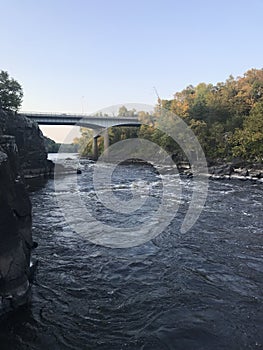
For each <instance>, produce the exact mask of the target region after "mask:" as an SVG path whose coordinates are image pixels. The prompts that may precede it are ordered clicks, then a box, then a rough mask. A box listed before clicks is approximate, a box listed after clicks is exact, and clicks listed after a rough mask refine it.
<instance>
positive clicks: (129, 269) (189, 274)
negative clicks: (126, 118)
mask: <svg viewBox="0 0 263 350" xmlns="http://www.w3.org/2000/svg"><path fill="white" fill-rule="evenodd" d="M81 166H82V174H80V175H79V176H78V185H79V190H80V192H81V194H82V195H83V196H85V198H91V197H92V196H93V194H94V193H93V189H92V185H91V181H92V178H91V176H90V174H91V173H92V169H93V167H94V164H93V163H92V162H90V161H84V160H83V161H82V165H81ZM167 177H169V179H170V180H171V181H172V180H174V175H172V174H170V175H169V174H167ZM72 179H73V177H72V176H71V175H69V176H66V177H61V182H62V184H63V182H64V185H65V187H68V188H70V185H71V181H72ZM158 181H160V180H159V178H158V174H156V172H154V171H153V169H152V168H151V167H149V166H145V165H120V166H119V167H118V172H117V175H116V177H115V184H116V186H117V185H118V184H121V186H119V187H118V186H117V187H116V188H118V191H119V195H120V197H121V196H122V197H123V198H124V199H125V196H129V189H130V188H131V183H132V182H133V183H134V182H135V184H136V186H137V187H138V188H139V189H140V186H141V190H142V193H143V191H144V190H145V183H147V184H150V185H152V184H154V185H156V186H152V189H153V190H152V191H150V196H152V197H154V196H155V191H154V189H155V188H157V187H158ZM178 181H179V180H178ZM180 181H182V183H183V185H184V191H183V193H182V203H181V205H180V207H179V210H178V213H177V215H176V217H175V218H174V219H173V220H172V222H171V223H170V225H169V226H168V227H167V228H166V229H165V230H164V232H162V233H161V234H160V235H158V236H157V237H156V238H154V239H152V240H150V241H148V242H146V243H144V244H142V245H139V246H137V247H131V248H124V249H117V248H115V249H112V248H107V247H104V246H99V245H95V244H93V243H91V242H90V241H89V240H87V239H85V237H83V236H82V235H79V234H76V233H75V232H73V230H72V228H71V227H70V226H69V224H68V223H67V222H66V221H65V218H64V216H63V213H62V211H61V208H60V207H59V205H58V202H57V199H56V195H55V191H54V181H53V180H48V181H47V182H46V183H45V184H44V185H43V186H42V187H38V186H36V187H35V188H32V192H31V200H32V204H33V236H34V240H35V241H37V242H38V248H36V250H35V251H34V257H35V258H37V259H38V260H39V267H38V272H37V276H36V280H35V283H34V285H33V288H32V305H30V306H27V307H23V308H21V309H20V310H18V311H16V312H14V313H12V314H10V315H7V316H6V317H5V318H4V319H3V320H2V321H1V324H0V344H1V345H0V349H1V350H5V349H8V350H16V349H17V350H23V349H30V350H31V349H36V350H38V349H45V350H46V349H48V350H49V349H51V350H57V349H69V350H70V349H91V350H97V349H98V350H111V349H112V350H119V349H127V350H128V349H138V350H166V349H167V350H168V349H182V350H188V349H203V350H206V349H207V350H208V349H209V350H210V349H260V348H262V347H263V251H262V244H263V220H262V183H259V182H252V181H251V182H250V181H240V180H231V181H229V180H221V181H210V182H209V192H208V198H207V202H206V205H205V208H204V210H203V212H202V214H201V216H200V217H199V219H198V221H197V222H196V224H195V225H194V226H193V228H192V229H191V230H189V231H188V232H187V233H185V234H181V233H180V232H179V230H178V227H179V225H180V223H181V222H182V220H183V218H184V216H185V213H186V210H187V205H188V204H187V203H189V198H190V192H191V181H192V180H191V179H188V178H182V179H181V180H180ZM133 185H134V184H133ZM118 191H117V192H118ZM157 192H158V191H157ZM171 196H172V193H171ZM157 202H158V201H157ZM87 205H88V201H87ZM151 210H153V208H152V207H150V211H151ZM73 215H74V211H73ZM103 220H104V221H105V220H106V221H107V220H108V221H111V220H113V219H112V216H107V215H106V212H105V216H103ZM116 220H117V219H116ZM127 220H128V219H127ZM113 224H114V223H113ZM127 224H129V223H128V222H127ZM132 224H133V220H131V222H130V225H132ZM87 230H88V224H87Z"/></svg>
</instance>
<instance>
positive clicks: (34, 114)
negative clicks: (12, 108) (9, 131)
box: [18, 111, 138, 120]
mask: <svg viewBox="0 0 263 350" xmlns="http://www.w3.org/2000/svg"><path fill="white" fill-rule="evenodd" d="M18 114H21V115H25V116H28V117H32V118H33V117H38V116H39V117H43V118H44V117H47V118H48V117H59V118H71V117H75V118H94V119H95V118H105V119H107V118H109V119H111V118H114V119H124V120H125V119H134V120H138V116H137V115H135V116H130V117H120V116H114V115H94V114H93V115H92V114H85V113H59V112H55V113H54V112H32V111H30V112H27V111H20V112H19V113H18Z"/></svg>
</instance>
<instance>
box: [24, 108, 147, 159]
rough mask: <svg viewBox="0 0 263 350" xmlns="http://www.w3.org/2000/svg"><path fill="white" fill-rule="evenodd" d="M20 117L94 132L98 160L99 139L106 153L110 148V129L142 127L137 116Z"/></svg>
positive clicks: (25, 115) (93, 147)
mask: <svg viewBox="0 0 263 350" xmlns="http://www.w3.org/2000/svg"><path fill="white" fill-rule="evenodd" d="M19 115H21V116H24V117H27V118H29V119H32V120H34V121H35V122H37V123H38V124H39V125H76V126H81V127H85V128H88V129H92V130H93V146H92V151H93V157H94V159H97V158H98V137H99V136H103V137H104V151H105V150H107V148H108V147H109V135H108V130H107V129H108V128H110V127H113V126H140V125H141V122H140V121H139V119H138V117H137V116H134V117H115V116H93V115H85V114H66V113H39V112H38V113H34V112H20V113H19Z"/></svg>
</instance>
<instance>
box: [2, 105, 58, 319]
mask: <svg viewBox="0 0 263 350" xmlns="http://www.w3.org/2000/svg"><path fill="white" fill-rule="evenodd" d="M53 167H54V165H53V163H52V162H50V161H48V160H47V152H46V149H45V145H44V137H43V134H42V132H41V131H40V129H39V128H38V125H37V124H36V123H34V122H32V121H30V120H29V119H27V118H25V117H21V116H17V115H16V114H14V113H5V112H3V111H1V110H0V211H1V215H0V315H1V313H3V312H5V311H8V310H10V309H12V308H15V307H16V306H18V305H21V304H24V303H26V302H27V301H29V300H30V280H31V277H32V276H30V256H31V250H32V247H33V242H32V232H31V227H32V220H31V203H30V199H29V195H28V193H27V191H26V186H25V183H24V177H36V176H49V175H50V173H52V170H53Z"/></svg>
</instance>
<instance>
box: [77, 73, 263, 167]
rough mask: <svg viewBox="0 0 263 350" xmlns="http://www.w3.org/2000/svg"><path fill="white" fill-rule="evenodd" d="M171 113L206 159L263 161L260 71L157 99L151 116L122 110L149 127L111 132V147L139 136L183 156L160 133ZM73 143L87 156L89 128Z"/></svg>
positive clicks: (262, 77) (117, 129) (112, 129)
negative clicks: (186, 127)
mask: <svg viewBox="0 0 263 350" xmlns="http://www.w3.org/2000/svg"><path fill="white" fill-rule="evenodd" d="M164 111H166V112H167V113H166V112H164ZM169 113H172V114H175V115H177V116H179V117H181V118H182V119H183V120H184V121H185V122H186V123H187V124H188V125H189V127H190V128H191V129H192V130H193V132H194V133H195V135H196V136H197V138H198V140H199V142H200V144H201V146H202V147H203V150H204V152H205V154H206V156H207V157H208V158H210V159H221V160H224V161H230V160H232V159H233V158H241V159H243V160H247V161H257V162H262V158H263V69H250V70H248V71H247V72H246V73H244V75H243V76H240V77H237V78H234V77H233V76H232V75H231V76H229V78H228V79H227V80H226V81H225V82H218V83H217V84H216V85H213V84H206V83H200V84H198V85H197V86H192V85H189V86H187V87H186V88H185V89H183V90H182V91H180V92H176V93H175V94H174V96H173V98H172V99H171V100H164V99H159V100H158V104H157V106H156V107H155V109H154V111H153V112H152V113H147V112H143V111H135V110H131V111H129V110H127V108H126V107H125V106H122V107H121V108H120V110H119V114H118V115H119V116H132V115H138V117H139V119H140V120H141V121H142V122H146V123H147V125H142V126H141V127H140V128H135V127H113V128H110V129H109V135H110V143H111V144H112V143H114V142H117V141H120V140H124V139H127V138H134V137H142V138H146V139H148V140H150V141H153V142H155V143H157V144H159V145H160V146H162V147H163V148H165V149H166V150H167V151H168V152H169V153H171V154H175V155H178V157H183V156H184V155H183V153H182V151H181V150H180V148H179V147H178V145H177V144H176V143H175V142H174V140H172V139H171V138H170V137H169V136H167V135H166V134H164V133H163V132H161V131H160V130H159V129H158V124H160V123H161V122H164V119H165V114H166V118H167V120H166V122H167V121H168V119H169ZM88 139H89V141H88ZM75 142H77V143H79V144H80V151H81V153H82V154H83V155H85V154H87V153H90V152H91V145H92V142H91V133H90V132H89V131H88V130H87V129H82V137H81V138H80V139H78V140H75ZM99 146H100V149H101V151H102V149H103V138H101V139H100V140H99Z"/></svg>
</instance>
